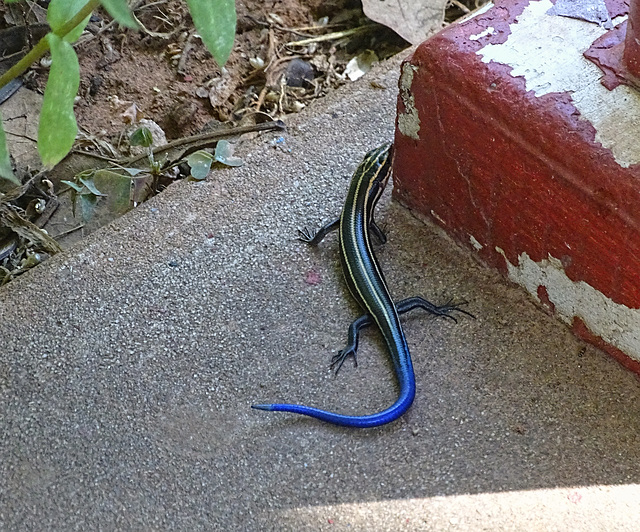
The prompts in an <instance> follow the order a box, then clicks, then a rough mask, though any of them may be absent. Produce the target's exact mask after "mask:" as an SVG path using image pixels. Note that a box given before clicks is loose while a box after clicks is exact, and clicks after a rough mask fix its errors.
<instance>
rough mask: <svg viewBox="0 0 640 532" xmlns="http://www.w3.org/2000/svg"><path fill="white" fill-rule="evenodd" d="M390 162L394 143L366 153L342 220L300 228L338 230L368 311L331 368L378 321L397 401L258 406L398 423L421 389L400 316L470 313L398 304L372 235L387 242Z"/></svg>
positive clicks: (361, 423)
mask: <svg viewBox="0 0 640 532" xmlns="http://www.w3.org/2000/svg"><path fill="white" fill-rule="evenodd" d="M391 163H392V147H391V145H390V144H384V145H383V146H380V147H379V148H376V149H374V150H371V151H370V152H369V153H367V155H366V156H365V158H364V160H363V161H362V163H361V164H360V166H359V167H358V169H357V170H356V171H355V173H354V175H353V178H352V180H351V184H350V186H349V191H348V193H347V198H346V200H345V203H344V207H343V209H342V214H341V216H340V218H339V220H335V221H333V222H331V223H329V224H327V225H326V226H325V227H323V228H322V229H320V230H319V231H318V232H317V233H316V234H315V235H312V234H310V233H308V232H307V231H301V235H302V237H301V239H302V240H304V241H306V242H308V243H310V244H312V245H316V244H318V243H319V242H320V241H321V240H322V239H323V238H324V236H325V235H326V234H327V233H328V232H330V231H332V230H334V229H336V228H339V240H340V260H341V263H342V270H343V272H344V277H345V280H346V282H347V285H348V286H349V290H350V291H351V294H352V295H353V297H354V298H355V299H356V301H357V302H358V303H359V304H360V306H361V307H362V308H363V309H364V310H365V311H366V313H367V314H365V315H364V316H361V317H360V318H358V319H357V320H355V321H354V322H353V323H352V325H351V327H350V328H349V343H348V344H347V347H346V348H345V349H343V350H342V351H340V352H339V353H338V354H337V355H336V356H335V357H334V358H333V362H332V367H337V369H336V372H337V371H338V370H339V369H340V367H341V366H342V363H343V362H344V360H345V359H346V358H347V357H348V356H353V357H354V359H355V356H356V351H357V344H358V334H359V331H360V330H361V329H362V328H364V327H366V326H368V325H371V324H372V323H375V324H376V325H377V326H378V328H379V329H380V331H381V333H382V336H383V338H384V340H385V343H386V344H387V348H388V350H389V353H390V355H391V359H392V360H393V365H394V369H395V372H396V375H397V378H398V383H399V386H400V393H399V396H398V399H397V400H396V401H395V403H393V404H392V405H391V406H390V407H389V408H387V409H385V410H383V411H381V412H378V413H376V414H370V415H363V416H349V415H342V414H336V413H333V412H328V411H325V410H321V409H318V408H313V407H308V406H304V405H296V404H261V405H253V406H252V408H256V409H259V410H268V411H279V412H293V413H296V414H303V415H306V416H311V417H314V418H317V419H320V420H322V421H326V422H328V423H333V424H335V425H343V426H347V427H357V428H366V427H376V426H379V425H384V424H385V423H389V422H391V421H394V420H396V419H398V418H399V417H400V416H402V415H403V414H404V413H405V412H406V411H407V410H408V409H409V407H410V406H411V404H412V402H413V399H414V397H415V392H416V385H415V378H414V373H413V365H412V363H411V356H410V354H409V348H408V346H407V341H406V339H405V336H404V332H403V330H402V325H401V324H400V319H399V317H398V314H399V313H402V312H407V311H409V310H411V309H413V308H417V307H420V308H423V309H424V310H426V311H427V312H429V313H431V314H434V315H438V316H444V317H449V318H451V319H455V318H453V317H452V316H450V313H451V311H459V312H463V313H465V314H468V313H466V312H465V311H463V310H461V309H459V308H458V307H457V306H456V305H450V304H447V305H443V306H436V305H433V304H432V303H430V302H429V301H426V300H425V299H422V298H420V297H414V298H409V299H406V300H403V301H401V302H400V303H398V305H397V306H396V305H394V303H393V300H392V299H391V295H390V293H389V289H388V288H387V285H386V283H385V280H384V276H383V274H382V270H381V269H380V266H379V264H378V261H377V259H376V257H375V254H374V252H373V248H372V245H371V237H370V233H373V234H374V235H376V236H377V237H378V239H379V240H381V241H382V242H384V241H385V240H386V239H385V237H384V234H383V233H382V231H381V230H380V229H379V228H378V226H377V225H376V224H375V221H374V219H373V215H374V208H375V206H376V203H377V202H378V200H379V199H380V196H381V195H382V192H383V191H384V188H385V186H386V184H387V182H388V181H389V177H390V175H391Z"/></svg>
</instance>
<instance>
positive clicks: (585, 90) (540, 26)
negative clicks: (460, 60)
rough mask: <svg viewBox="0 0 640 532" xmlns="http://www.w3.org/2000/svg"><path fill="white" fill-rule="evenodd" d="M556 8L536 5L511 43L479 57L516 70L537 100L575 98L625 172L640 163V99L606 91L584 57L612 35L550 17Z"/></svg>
mask: <svg viewBox="0 0 640 532" xmlns="http://www.w3.org/2000/svg"><path fill="white" fill-rule="evenodd" d="M552 6H553V4H552V3H551V1H550V0H539V1H535V0H534V1H532V2H531V3H530V4H529V5H528V6H527V7H526V8H525V10H524V11H523V12H522V14H521V15H520V16H519V17H518V18H517V22H516V23H514V24H512V25H511V27H510V30H511V34H510V35H509V37H508V38H507V40H506V42H504V43H502V44H488V45H486V46H485V47H483V48H482V49H480V50H478V52H477V54H478V55H480V56H481V57H482V61H483V62H484V63H489V62H491V61H495V62H497V63H502V64H504V65H508V66H510V67H512V69H513V70H512V71H511V75H512V76H514V77H515V76H522V77H523V78H524V80H525V83H526V89H527V90H528V91H533V92H534V93H535V95H536V96H543V95H545V94H549V93H553V92H561V93H563V92H568V93H570V94H571V98H572V100H573V104H574V105H575V107H576V108H577V109H578V110H579V111H580V114H581V118H582V119H584V120H587V121H589V122H590V123H591V124H592V125H593V127H594V128H595V129H596V141H597V142H600V143H601V144H602V145H603V146H604V147H605V148H607V149H609V150H611V152H612V154H613V157H614V158H615V160H616V161H617V162H618V164H620V166H622V167H624V168H627V167H629V166H631V165H632V164H636V163H638V162H640V135H638V128H639V126H640V93H638V91H635V90H633V89H631V88H629V87H627V86H624V85H620V86H618V87H616V88H615V89H614V90H612V91H610V90H608V89H606V88H605V87H604V86H603V85H602V84H601V83H600V80H601V79H602V72H601V71H600V69H599V68H598V67H597V66H596V65H595V64H593V63H592V62H591V61H588V60H587V59H585V57H584V56H583V55H582V54H583V52H585V51H586V50H587V49H588V48H589V47H590V46H591V44H592V43H593V41H594V40H595V39H597V38H598V37H600V36H601V35H604V34H605V33H606V32H607V30H605V29H604V28H603V27H601V26H599V25H597V24H593V23H591V22H587V21H584V20H578V19H573V18H568V17H558V16H551V15H547V14H546V12H547V11H548V10H549V9H550V8H551V7H552ZM624 19H625V17H618V18H616V19H614V21H613V22H614V24H619V23H620V22H622V21H623V20H624Z"/></svg>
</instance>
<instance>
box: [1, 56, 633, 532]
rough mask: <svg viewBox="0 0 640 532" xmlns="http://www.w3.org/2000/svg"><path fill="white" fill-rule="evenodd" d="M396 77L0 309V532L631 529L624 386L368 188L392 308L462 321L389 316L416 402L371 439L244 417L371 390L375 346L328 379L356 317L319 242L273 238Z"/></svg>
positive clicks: (63, 265) (351, 94)
mask: <svg viewBox="0 0 640 532" xmlns="http://www.w3.org/2000/svg"><path fill="white" fill-rule="evenodd" d="M398 72H399V64H398V61H397V60H395V61H392V62H389V63H387V64H385V65H383V66H382V67H381V68H379V69H377V70H376V71H374V72H373V73H372V74H370V75H369V76H368V77H366V78H364V79H363V80H362V81H361V82H360V83H357V84H353V85H350V86H349V87H347V88H345V90H342V91H339V92H338V93H337V94H335V95H334V96H332V97H330V98H327V99H325V100H323V101H322V102H318V103H317V104H315V105H314V106H313V107H312V108H311V109H309V110H307V111H306V112H303V113H301V114H300V115H299V116H298V117H296V118H295V119H292V120H290V121H289V126H290V129H289V133H288V134H287V135H286V149H287V150H290V151H286V150H282V149H276V148H274V147H272V145H271V142H272V140H273V137H272V136H269V135H265V136H262V137H259V138H257V139H255V140H253V141H251V142H248V143H245V144H244V145H243V146H242V148H241V149H240V155H241V156H243V157H244V158H245V160H246V165H245V166H244V167H242V168H239V169H231V170H222V171H219V172H216V173H215V174H214V175H213V176H212V177H211V178H210V179H209V180H207V181H206V182H204V183H187V182H183V183H179V184H177V185H175V186H173V187H171V188H170V189H169V190H167V191H166V192H165V193H164V194H162V195H161V196H160V197H157V198H155V199H154V200H152V201H150V202H148V203H146V204H144V205H142V206H141V207H140V208H139V209H138V210H136V211H135V212H132V213H130V214H129V215H127V216H125V217H123V218H122V219H120V220H119V221H117V222H116V223H114V224H112V225H111V226H109V227H107V228H105V229H103V230H101V231H98V232H97V233H94V234H93V235H91V236H90V237H89V238H88V239H87V240H86V241H85V242H84V243H83V244H82V245H80V246H78V247H76V248H75V249H73V250H72V251H71V252H67V253H65V254H64V255H63V256H58V257H55V258H53V259H52V260H50V261H48V262H47V263H46V264H45V265H43V266H41V267H39V268H37V269H36V270H35V271H33V272H31V273H29V274H27V275H24V276H22V277H21V278H19V279H18V280H17V281H15V282H13V283H11V284H10V285H8V286H7V287H5V288H3V289H2V291H0V337H1V338H2V345H3V349H2V354H1V355H0V405H1V406H0V479H1V480H0V529H1V530H10V531H14V530H15V531H20V530H29V531H33V530H64V531H67V530H83V531H85V530H145V531H148V530H189V531H194V530H208V531H210V530H225V531H226V530H278V531H281V530H284V531H306V530H310V531H312V530H314V531H315V530H332V531H333V530H340V531H342V530H350V531H354V530H357V531H377V530H390V531H399V530H434V531H443V530H462V531H475V530H491V531H495V530H562V531H565V530H585V531H596V530H636V529H637V523H638V520H639V519H640V510H639V509H638V505H637V500H638V497H639V496H640V486H639V484H640V466H639V465H638V463H639V460H638V458H639V452H638V451H639V449H640V441H639V440H638V438H637V434H638V432H639V429H640V408H639V400H640V389H639V386H638V381H637V379H636V377H635V376H634V375H633V374H631V373H629V372H627V371H626V370H624V369H623V368H622V367H621V366H620V365H618V364H617V363H616V362H615V361H614V360H612V359H611V358H609V357H608V356H606V355H605V354H603V353H602V352H600V351H598V350H596V349H595V348H593V347H589V346H586V345H583V344H582V343H581V342H580V341H578V340H577V339H575V338H574V337H573V336H572V335H571V333H570V332H569V331H568V330H567V329H566V328H565V327H564V326H563V325H561V324H560V323H558V322H556V321H554V320H553V319H552V318H550V317H549V316H547V315H546V314H544V313H543V312H542V311H540V310H539V309H538V308H536V307H535V306H534V305H533V303H532V302H531V301H530V300H529V299H528V298H527V296H526V295H524V294H523V292H522V291H521V290H520V289H519V288H517V287H515V286H511V285H508V284H506V283H505V282H504V281H503V280H502V279H501V278H500V277H499V276H498V275H497V274H494V273H492V272H490V271H488V270H486V269H484V268H483V267H482V266H480V265H478V264H476V263H475V262H474V261H473V260H472V258H471V256H470V255H469V254H468V253H467V252H466V251H462V250H460V249H459V248H457V247H456V246H455V245H454V244H453V243H452V242H451V241H450V240H448V239H447V238H446V237H445V236H443V234H442V233H441V232H440V231H439V230H437V229H436V228H434V227H433V226H429V225H424V224H423V223H422V222H420V221H418V220H416V219H415V218H413V217H412V216H411V214H410V213H409V212H408V211H407V210H405V209H404V208H403V207H401V206H399V205H398V204H396V203H395V202H389V196H388V195H387V196H385V198H386V199H385V201H384V203H383V205H382V208H381V210H380V212H379V214H378V220H379V222H381V223H383V224H385V225H386V226H387V232H388V236H389V242H388V243H387V244H386V245H385V246H384V247H382V248H380V249H379V258H380V262H381V264H382V267H383V269H384V271H385V273H386V277H387V279H388V281H389V284H390V286H391V289H392V292H393V294H394V295H395V297H396V298H398V299H400V298H403V297H406V296H410V295H414V294H420V295H423V296H425V297H427V298H429V299H432V300H435V301H438V302H440V301H445V300H447V299H448V298H464V299H467V300H468V301H469V305H468V309H469V310H470V311H471V312H473V313H475V314H476V315H477V317H478V319H477V320H469V319H462V320H460V322H459V323H458V324H453V323H449V322H443V321H435V320H433V319H429V318H428V317H426V316H424V315H421V314H420V313H419V312H418V313H417V314H416V315H414V316H411V317H408V318H407V319H405V323H406V333H407V337H408V342H409V345H410V348H411V350H412V353H413V359H414V364H415V369H416V377H417V383H418V392H417V397H416V400H415V403H414V405H413V407H412V408H411V410H410V411H409V412H408V413H407V414H406V415H405V416H404V417H403V418H401V420H399V421H398V422H396V423H393V424H391V425H387V426H384V427H381V428H378V429H370V430H362V431H358V430H353V429H345V428H338V427H332V426H329V425H326V424H323V423H321V422H318V421H315V420H312V419H307V418H301V417H296V416H294V415H289V414H282V413H268V412H259V411H254V410H251V409H250V408H249V405H250V404H251V403H254V402H270V401H281V400H283V401H284V400H286V401H300V402H304V403H308V404H310V405H315V406H320V407H324V408H329V409H335V410H336V411H339V412H345V413H366V412H373V411H375V410H378V409H381V408H383V407H385V406H387V405H388V404H390V403H391V402H392V401H393V398H394V397H395V384H394V378H393V376H392V374H391V367H390V363H389V361H388V357H387V355H386V353H385V352H384V349H383V345H382V343H381V341H380V339H379V337H378V336H377V334H375V333H373V332H372V333H371V334H368V335H366V336H365V339H364V340H363V342H362V345H361V348H360V357H359V362H360V364H359V367H358V368H357V369H354V368H353V367H352V366H351V365H350V364H347V365H345V367H344V368H343V371H342V372H341V374H340V375H339V377H338V378H334V377H333V376H332V374H331V372H330V371H329V368H328V364H329V361H330V359H331V356H332V354H333V353H334V352H335V351H336V350H337V349H339V348H341V347H342V345H343V343H344V341H345V337H346V331H347V326H348V324H349V323H350V322H351V320H352V319H353V318H354V317H355V316H356V315H357V314H359V311H358V310H357V308H356V306H355V304H354V303H353V302H352V301H351V300H350V299H349V298H348V297H347V291H346V288H345V286H344V284H343V281H342V278H341V275H340V272H339V266H338V258H337V248H336V241H335V237H329V238H327V240H326V242H324V243H323V244H322V245H321V246H320V248H319V249H317V250H313V249H308V248H307V247H306V246H304V245H303V244H302V243H300V242H298V241H297V240H296V229H297V228H298V227H301V226H305V225H308V226H317V225H319V224H320V223H322V222H324V221H326V220H327V219H330V218H332V217H333V216H335V215H336V213H337V212H338V211H339V208H340V203H341V201H342V197H343V195H344V193H345V190H346V186H347V182H348V179H349V177H350V174H351V172H352V171H353V170H354V168H355V166H356V165H357V164H358V162H359V160H360V158H361V157H362V155H363V154H364V153H365V152H366V151H367V150H368V149H370V148H371V147H372V146H375V145H377V144H379V143H381V142H382V141H385V140H388V139H390V138H391V136H392V132H393V128H394V109H395V98H396V78H397V73H398ZM372 80H375V81H376V82H378V83H380V84H382V85H384V86H385V87H386V89H384V90H381V89H376V88H373V87H372V86H371V85H370V81H372ZM478 142H482V139H478ZM316 281H319V282H318V283H317V284H310V283H314V282H316Z"/></svg>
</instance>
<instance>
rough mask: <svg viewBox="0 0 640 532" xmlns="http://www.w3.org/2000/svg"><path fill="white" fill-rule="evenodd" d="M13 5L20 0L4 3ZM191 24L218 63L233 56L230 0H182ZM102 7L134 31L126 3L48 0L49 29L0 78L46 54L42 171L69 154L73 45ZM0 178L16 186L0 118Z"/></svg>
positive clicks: (75, 74) (76, 76) (76, 75)
mask: <svg viewBox="0 0 640 532" xmlns="http://www.w3.org/2000/svg"><path fill="white" fill-rule="evenodd" d="M4 1H5V3H12V2H16V1H18V0H4ZM186 3H187V5H188V6H189V11H190V13H191V17H192V19H193V23H194V26H195V27H196V30H197V31H198V33H199V35H200V37H201V38H202V41H203V42H204V44H205V46H206V47H207V49H208V50H209V51H210V52H211V54H212V55H213V57H214V59H215V60H216V61H217V62H218V64H219V65H224V64H225V63H226V61H227V59H228V57H229V54H230V53H231V48H232V47H233V41H234V36H235V26H236V12H235V4H234V0H186ZM100 6H102V7H103V8H104V9H105V10H106V11H107V12H108V13H109V14H110V15H111V16H112V17H113V18H114V19H115V20H116V21H117V22H118V23H119V24H121V25H122V26H125V27H127V28H133V29H135V28H137V27H138V24H137V22H136V19H135V17H134V16H133V14H132V12H131V10H130V8H129V5H128V4H127V0H51V2H50V3H49V7H48V9H47V22H48V23H49V26H50V27H51V31H50V32H49V33H48V34H47V35H45V36H44V37H43V38H42V39H41V40H40V41H39V42H38V43H37V44H36V46H34V47H33V49H31V50H30V51H29V52H28V53H27V54H26V55H25V56H24V57H23V58H22V59H21V60H20V61H19V62H18V63H16V64H15V65H14V66H13V67H12V68H11V69H9V70H7V71H6V72H5V73H4V74H3V75H2V76H0V88H2V87H3V86H4V85H6V84H7V83H8V82H9V81H11V80H12V79H14V78H16V77H17V76H19V75H21V74H22V73H23V72H25V71H26V70H27V68H29V66H30V65H32V64H33V63H35V62H36V61H38V60H39V59H40V58H41V57H42V56H43V55H44V54H45V53H47V51H50V52H51V68H50V71H49V78H48V80H47V85H46V88H45V91H44V99H43V103H42V111H41V114H40V126H39V131H38V152H39V154H40V157H41V159H42V162H43V164H44V166H45V167H47V168H51V167H53V166H55V165H56V164H57V163H59V162H60V161H61V160H62V159H63V158H64V156H65V155H66V154H67V153H69V151H70V150H71V147H72V146H73V143H74V141H75V138H76V134H77V131H78V128H77V124H76V119H75V114H74V111H73V103H74V99H75V97H76V94H77V92H78V86H79V84H80V69H79V65H78V58H77V56H76V53H75V50H74V49H73V46H72V43H73V42H75V41H76V40H77V39H78V38H79V37H80V35H81V34H82V32H83V30H84V28H85V26H86V25H87V23H88V22H89V17H90V16H91V13H92V12H93V11H94V10H95V9H97V8H98V7H100ZM0 178H4V179H8V180H10V181H12V182H14V183H16V184H19V182H18V180H17V179H16V177H15V176H14V175H13V171H12V167H11V160H10V156H9V150H8V148H7V143H6V137H5V133H4V129H3V127H2V119H1V117H0Z"/></svg>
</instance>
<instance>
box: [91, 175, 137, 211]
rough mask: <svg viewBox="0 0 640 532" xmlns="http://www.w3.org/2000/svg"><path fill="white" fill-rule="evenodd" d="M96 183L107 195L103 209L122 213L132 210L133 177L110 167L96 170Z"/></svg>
mask: <svg viewBox="0 0 640 532" xmlns="http://www.w3.org/2000/svg"><path fill="white" fill-rule="evenodd" d="M95 185H96V187H98V188H100V190H102V191H104V192H105V195H106V196H107V200H106V202H107V203H106V204H104V203H103V205H102V208H103V209H105V208H106V210H107V211H108V212H109V213H112V214H120V215H122V214H124V213H125V212H127V211H130V210H131V207H132V204H131V177H129V176H125V175H122V174H119V173H117V172H114V171H112V170H108V169H103V170H96V172H95Z"/></svg>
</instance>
